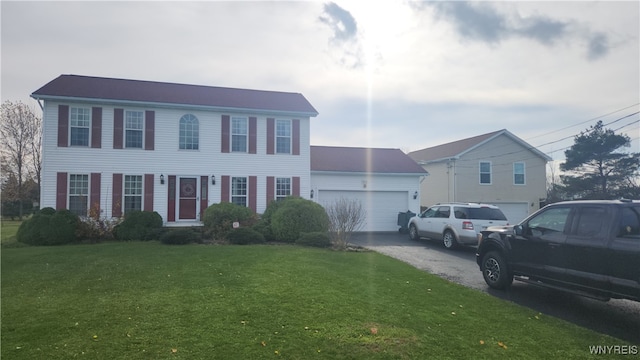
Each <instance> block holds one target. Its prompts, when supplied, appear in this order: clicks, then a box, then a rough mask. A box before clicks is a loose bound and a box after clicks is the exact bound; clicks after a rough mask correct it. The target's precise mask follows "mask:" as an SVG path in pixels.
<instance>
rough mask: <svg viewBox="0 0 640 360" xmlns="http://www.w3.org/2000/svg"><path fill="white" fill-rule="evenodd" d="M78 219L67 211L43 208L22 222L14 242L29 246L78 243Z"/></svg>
mask: <svg viewBox="0 0 640 360" xmlns="http://www.w3.org/2000/svg"><path fill="white" fill-rule="evenodd" d="M79 221H80V220H79V218H78V216H77V215H75V214H73V213H72V212H70V211H69V210H58V211H56V210H53V209H52V208H44V209H42V210H41V211H39V212H37V213H36V214H34V215H33V216H32V217H31V218H30V219H27V220H25V221H23V222H22V224H21V225H20V227H19V228H18V232H17V233H16V240H17V241H18V242H21V243H23V244H29V245H62V244H71V243H75V242H77V241H78V238H77V236H76V230H77V229H78V225H79Z"/></svg>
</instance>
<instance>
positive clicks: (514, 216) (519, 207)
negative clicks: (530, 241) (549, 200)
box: [493, 202, 529, 225]
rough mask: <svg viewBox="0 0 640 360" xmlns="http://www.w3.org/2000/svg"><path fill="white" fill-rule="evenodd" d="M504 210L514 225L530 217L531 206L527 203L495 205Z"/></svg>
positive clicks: (510, 222)
mask: <svg viewBox="0 0 640 360" xmlns="http://www.w3.org/2000/svg"><path fill="white" fill-rule="evenodd" d="M493 204H494V205H495V206H497V207H499V208H500V210H502V213H503V214H504V216H506V217H507V220H508V221H509V224H511V225H514V224H517V223H519V222H520V221H521V220H523V219H524V218H526V217H527V216H529V204H527V203H526V202H510V203H498V202H496V203H493Z"/></svg>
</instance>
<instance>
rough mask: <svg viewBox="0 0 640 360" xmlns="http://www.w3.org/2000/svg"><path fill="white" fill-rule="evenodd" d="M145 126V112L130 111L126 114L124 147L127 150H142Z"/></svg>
mask: <svg viewBox="0 0 640 360" xmlns="http://www.w3.org/2000/svg"><path fill="white" fill-rule="evenodd" d="M143 124H144V112H142V111H129V110H127V111H126V112H125V122H124V134H125V135H124V146H125V147H126V148H137V149H142V144H143V142H142V136H143V126H144V125H143Z"/></svg>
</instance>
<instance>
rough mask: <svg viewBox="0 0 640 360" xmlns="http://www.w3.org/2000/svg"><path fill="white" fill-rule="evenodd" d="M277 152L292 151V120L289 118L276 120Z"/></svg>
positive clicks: (286, 152) (288, 152)
mask: <svg viewBox="0 0 640 360" xmlns="http://www.w3.org/2000/svg"><path fill="white" fill-rule="evenodd" d="M276 153H277V154H290V153H291V122H290V121H289V120H278V121H277V122H276Z"/></svg>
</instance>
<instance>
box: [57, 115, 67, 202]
mask: <svg viewBox="0 0 640 360" xmlns="http://www.w3.org/2000/svg"><path fill="white" fill-rule="evenodd" d="M58 146H60V147H67V146H69V106H68V105H58ZM65 192H66V190H65ZM65 206H66V205H65Z"/></svg>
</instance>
